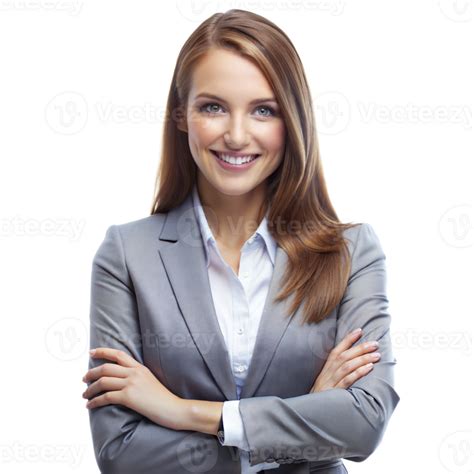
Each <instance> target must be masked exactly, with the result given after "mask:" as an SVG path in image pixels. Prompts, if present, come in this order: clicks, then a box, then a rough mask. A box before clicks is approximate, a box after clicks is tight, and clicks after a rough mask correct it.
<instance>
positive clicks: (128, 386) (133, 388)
mask: <svg viewBox="0 0 474 474" xmlns="http://www.w3.org/2000/svg"><path fill="white" fill-rule="evenodd" d="M91 357H94V358H97V359H108V360H111V361H114V362H116V364H110V363H105V364H102V365H99V366H98V367H94V368H92V369H90V370H89V371H88V372H87V373H86V375H84V378H83V379H82V380H83V382H86V383H88V382H92V383H91V384H90V385H89V386H88V388H87V389H86V391H85V392H84V393H83V394H82V396H83V397H84V398H88V399H89V402H88V403H87V405H86V407H87V408H97V407H101V406H104V405H109V404H119V405H123V406H126V407H128V408H130V409H132V410H134V411H136V412H138V413H140V414H142V415H144V416H146V417H147V418H149V419H150V420H151V421H153V422H154V423H157V424H159V425H162V426H165V427H167V428H171V429H175V430H179V429H182V422H183V421H184V420H183V416H186V415H185V410H184V408H185V406H184V404H185V401H186V400H184V399H182V398H180V397H178V396H176V395H174V394H173V393H172V392H170V391H169V390H168V389H167V388H166V387H165V386H164V385H163V384H162V383H161V382H160V381H159V380H158V379H157V378H156V377H155V376H154V375H153V373H152V372H151V371H150V370H149V369H148V367H145V366H144V365H142V364H140V363H139V362H137V361H136V360H135V359H134V358H133V357H131V356H130V355H129V354H127V353H126V352H124V351H121V350H118V349H111V348H107V347H98V348H97V349H96V350H95V353H94V354H91ZM101 392H106V393H104V394H102V395H99V396H97V394H98V393H101Z"/></svg>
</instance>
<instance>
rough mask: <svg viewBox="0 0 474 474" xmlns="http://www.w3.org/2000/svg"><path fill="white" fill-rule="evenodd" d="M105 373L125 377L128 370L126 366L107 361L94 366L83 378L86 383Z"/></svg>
mask: <svg viewBox="0 0 474 474" xmlns="http://www.w3.org/2000/svg"><path fill="white" fill-rule="evenodd" d="M104 375H110V376H111V377H122V378H125V377H126V376H127V375H128V370H127V368H126V367H123V366H121V365H118V364H110V363H108V362H106V363H105V364H102V365H99V366H98V367H94V368H93V369H90V370H88V371H87V372H86V375H84V377H83V378H82V381H83V382H85V383H89V382H93V381H94V380H97V379H98V378H100V377H103V376H104Z"/></svg>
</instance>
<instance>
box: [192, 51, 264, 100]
mask: <svg viewBox="0 0 474 474" xmlns="http://www.w3.org/2000/svg"><path fill="white" fill-rule="evenodd" d="M202 92H209V93H212V94H215V95H218V96H220V97H223V98H226V99H229V100H231V99H237V98H238V99H239V101H241V100H245V99H248V100H249V101H250V100H252V99H255V98H256V97H267V96H268V97H271V96H272V95H273V91H272V89H271V87H270V84H269V83H268V81H267V80H266V78H265V76H264V75H263V73H262V71H261V70H260V69H259V68H258V66H256V65H255V64H254V63H253V62H251V61H250V60H249V59H246V58H244V57H242V56H240V55H239V54H237V53H234V52H232V51H226V50H223V49H213V50H210V51H209V52H208V53H206V55H205V56H203V57H202V58H201V59H200V60H199V62H198V63H197V64H196V66H195V67H194V71H193V77H192V85H191V90H190V98H191V100H192V99H193V98H194V97H195V96H196V95H198V94H200V93H202Z"/></svg>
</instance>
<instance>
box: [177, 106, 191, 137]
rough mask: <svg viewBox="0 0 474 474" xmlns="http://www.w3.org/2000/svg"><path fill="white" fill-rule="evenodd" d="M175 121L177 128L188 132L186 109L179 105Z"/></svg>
mask: <svg viewBox="0 0 474 474" xmlns="http://www.w3.org/2000/svg"><path fill="white" fill-rule="evenodd" d="M176 123H177V127H178V130H181V131H182V132H186V133H188V123H187V118H186V110H185V109H184V108H183V107H182V106H180V107H178V113H177V117H176Z"/></svg>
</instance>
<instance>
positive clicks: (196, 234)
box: [158, 193, 291, 400]
mask: <svg viewBox="0 0 474 474" xmlns="http://www.w3.org/2000/svg"><path fill="white" fill-rule="evenodd" d="M159 239H160V240H166V241H170V242H173V245H167V246H164V247H162V248H160V249H158V252H159V254H160V256H161V259H162V262H163V265H164V267H165V271H166V273H167V275H168V278H169V281H170V284H171V286H172V288H173V291H174V293H175V296H176V300H177V302H178V306H179V308H180V310H181V314H182V316H183V318H184V320H185V323H186V325H187V327H188V330H189V332H190V334H191V337H192V338H193V340H194V342H195V344H196V346H197V348H198V350H199V352H200V353H201V356H202V358H203V359H204V361H205V363H206V365H207V366H208V368H209V370H210V372H211V373H212V375H213V377H214V379H215V381H216V383H217V385H218V386H219V388H220V389H221V391H222V393H223V394H224V395H225V397H226V399H227V400H236V399H237V388H236V385H235V380H234V376H233V373H232V368H231V364H230V358H229V353H228V350H227V346H226V344H225V340H224V336H223V335H222V332H221V330H220V326H219V322H218V319H217V315H216V311H215V307H214V303H213V299H212V292H211V287H210V282H209V276H208V272H207V267H206V255H205V249H204V245H203V241H202V237H201V233H200V229H199V224H198V222H197V220H196V216H195V214H194V208H193V203H192V195H191V193H190V194H188V196H187V198H186V199H185V200H184V201H183V203H182V204H180V205H179V206H177V207H175V208H174V209H172V210H171V211H169V212H168V213H167V216H166V219H165V223H164V225H163V228H162V231H161V234H160V236H159ZM287 259H288V257H287V254H286V253H285V251H284V250H283V249H282V248H281V247H280V246H278V247H277V251H276V257H275V267H274V270H273V276H272V279H271V283H270V288H269V291H268V295H267V299H266V301H265V305H264V309H263V314H262V318H261V321H260V325H259V328H258V332H257V338H256V342H255V348H254V351H253V354H252V358H251V361H250V364H249V368H248V374H247V378H246V380H245V384H244V386H243V388H242V393H241V398H250V397H252V396H253V395H254V393H255V391H256V390H257V388H258V386H259V384H260V382H261V381H262V379H263V377H264V375H265V372H266V370H267V368H268V365H269V363H270V361H271V359H272V357H273V353H274V352H275V350H276V347H277V345H278V343H279V341H280V339H281V337H282V336H283V333H284V332H285V330H286V328H287V327H288V324H289V322H290V319H289V318H285V314H286V311H287V310H288V307H289V305H290V304H291V296H290V298H288V299H287V300H286V301H284V302H280V303H277V304H273V303H272V300H273V298H274V297H275V296H276V294H277V293H278V291H279V290H280V289H281V288H282V281H281V278H282V275H283V272H284V270H285V266H286V263H287ZM203 334H204V335H206V339H207V340H209V338H212V339H211V340H212V341H213V342H212V344H210V345H209V344H206V340H205V339H204V338H203V337H202V335H203Z"/></svg>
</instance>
